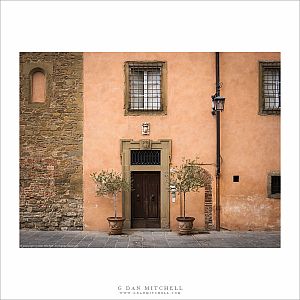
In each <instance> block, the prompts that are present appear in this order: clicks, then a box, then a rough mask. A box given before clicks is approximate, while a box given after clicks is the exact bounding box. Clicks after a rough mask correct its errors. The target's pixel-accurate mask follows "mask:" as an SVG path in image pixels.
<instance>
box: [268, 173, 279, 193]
mask: <svg viewBox="0 0 300 300" xmlns="http://www.w3.org/2000/svg"><path fill="white" fill-rule="evenodd" d="M267 184H268V186H267V190H268V198H280V190H281V177H280V173H279V172H271V173H269V174H268V183H267Z"/></svg>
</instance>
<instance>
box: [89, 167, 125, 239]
mask: <svg viewBox="0 0 300 300" xmlns="http://www.w3.org/2000/svg"><path fill="white" fill-rule="evenodd" d="M91 177H92V179H93V180H94V182H95V183H96V193H97V195H98V196H106V197H107V198H112V199H113V203H114V216H113V217H108V218H107V220H108V223H109V228H110V232H109V234H122V229H123V223H124V221H125V219H124V218H123V217H117V195H118V193H120V192H122V191H129V190H130V184H129V183H128V182H127V181H126V180H125V179H124V178H123V177H122V174H120V173H118V172H115V171H106V170H102V171H100V172H98V173H92V174H91Z"/></svg>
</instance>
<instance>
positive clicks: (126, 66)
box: [124, 60, 167, 116]
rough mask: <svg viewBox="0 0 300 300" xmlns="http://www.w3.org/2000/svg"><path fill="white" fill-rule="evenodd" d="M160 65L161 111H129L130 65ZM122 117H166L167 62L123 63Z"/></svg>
mask: <svg viewBox="0 0 300 300" xmlns="http://www.w3.org/2000/svg"><path fill="white" fill-rule="evenodd" d="M147 63H149V64H155V63H157V64H161V65H162V66H161V72H162V73H161V109H160V110H131V109H130V108H129V103H130V96H129V89H130V87H129V69H130V64H143V65H146V64H147ZM124 74H125V80H124V85H125V88H124V115H125V116H140V115H166V114H167V62H166V61H157V60H151V61H126V62H125V63H124Z"/></svg>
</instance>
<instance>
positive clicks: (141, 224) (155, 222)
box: [131, 172, 160, 228]
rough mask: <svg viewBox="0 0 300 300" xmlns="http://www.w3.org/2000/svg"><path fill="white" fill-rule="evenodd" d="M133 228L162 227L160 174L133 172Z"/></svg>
mask: <svg viewBox="0 0 300 300" xmlns="http://www.w3.org/2000/svg"><path fill="white" fill-rule="evenodd" d="M131 176H132V192H131V226H132V228H159V227H160V172H132V173H131Z"/></svg>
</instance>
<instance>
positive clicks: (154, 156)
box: [130, 150, 160, 165]
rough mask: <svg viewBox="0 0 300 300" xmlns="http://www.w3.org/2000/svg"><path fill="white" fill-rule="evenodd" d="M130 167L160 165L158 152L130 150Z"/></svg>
mask: <svg viewBox="0 0 300 300" xmlns="http://www.w3.org/2000/svg"><path fill="white" fill-rule="evenodd" d="M130 154H131V165H160V150H131V153H130Z"/></svg>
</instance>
